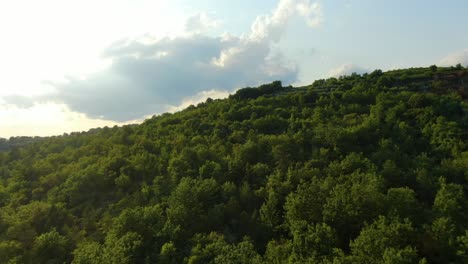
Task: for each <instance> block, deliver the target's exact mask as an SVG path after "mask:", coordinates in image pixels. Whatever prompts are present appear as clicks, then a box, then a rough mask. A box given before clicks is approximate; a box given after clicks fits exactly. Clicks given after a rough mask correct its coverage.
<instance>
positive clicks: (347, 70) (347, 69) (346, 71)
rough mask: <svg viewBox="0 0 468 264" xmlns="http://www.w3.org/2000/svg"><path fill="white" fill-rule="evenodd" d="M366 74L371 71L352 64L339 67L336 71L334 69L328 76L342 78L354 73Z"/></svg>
mask: <svg viewBox="0 0 468 264" xmlns="http://www.w3.org/2000/svg"><path fill="white" fill-rule="evenodd" d="M366 72H369V69H366V68H363V67H361V66H358V65H356V64H352V63H350V64H343V65H340V66H338V67H337V68H335V69H332V70H331V71H330V72H329V73H328V75H329V76H330V77H340V76H344V75H351V74H353V73H357V74H362V73H366Z"/></svg>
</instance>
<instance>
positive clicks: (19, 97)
mask: <svg viewBox="0 0 468 264" xmlns="http://www.w3.org/2000/svg"><path fill="white" fill-rule="evenodd" d="M467 12H468V2H467V1H462V0H452V1H432V0H426V1H422V0H413V1H402V0H398V1H383V0H373V1H371V0H360V1H354V0H328V1H327V0H318V1H313V0H276V1H273V0H262V1H247V0H239V1H226V0H216V1H215V0H197V1H189V0H133V1H129V0H101V1H92V0H82V1H66V0H43V1H27V0H17V1H4V2H1V3H0V32H2V46H0V57H1V58H2V60H1V61H0V71H1V72H2V74H1V75H0V87H1V88H0V137H10V136H15V135H16V136H22V135H28V136H34V135H40V136H45V135H56V134H62V133H64V132H71V131H81V130H87V129H89V128H92V127H97V126H105V125H108V126H112V125H121V124H125V123H135V122H141V120H143V119H144V118H146V117H148V116H151V115H153V114H159V113H162V112H167V111H172V112H173V111H177V110H180V109H183V108H184V107H186V106H188V105H190V104H196V103H197V102H200V101H204V100H205V99H206V98H207V97H212V98H223V97H226V96H227V95H228V94H229V93H232V92H233V91H235V90H236V89H238V88H241V87H245V86H255V85H258V84H261V83H264V82H269V81H272V80H277V79H279V80H282V81H283V82H284V83H286V84H294V85H303V84H309V83H311V82H313V81H314V80H316V79H320V78H327V77H330V76H340V75H343V74H350V73H352V72H359V73H361V72H366V71H372V70H374V69H377V68H379V69H382V70H389V69H395V68H407V67H418V66H428V65H431V64H437V65H454V64H457V63H462V64H463V65H465V66H466V65H467V64H468V34H466V32H467V29H468V26H467V23H466V22H467V21H466V14H467Z"/></svg>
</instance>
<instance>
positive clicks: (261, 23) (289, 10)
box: [250, 0, 323, 42]
mask: <svg viewBox="0 0 468 264" xmlns="http://www.w3.org/2000/svg"><path fill="white" fill-rule="evenodd" d="M295 16H300V17H302V18H304V19H305V21H306V23H307V24H308V25H309V26H310V27H317V26H319V25H320V24H321V23H322V20H323V16H322V10H321V6H320V5H319V4H318V3H317V2H312V3H311V2H310V1H309V0H281V1H280V2H279V3H278V6H277V7H276V9H275V10H274V11H273V12H272V13H271V14H270V15H266V16H259V17H257V19H256V20H255V22H254V23H253V24H252V29H251V34H250V38H251V39H254V40H257V41H259V40H264V39H268V40H270V41H273V42H278V41H279V40H280V39H281V37H282V35H283V34H284V32H285V30H286V28H287V25H288V22H289V20H290V19H291V18H293V17H295Z"/></svg>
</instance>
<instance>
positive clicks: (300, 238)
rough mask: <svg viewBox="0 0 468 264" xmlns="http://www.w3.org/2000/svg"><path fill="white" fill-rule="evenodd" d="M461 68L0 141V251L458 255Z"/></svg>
mask: <svg viewBox="0 0 468 264" xmlns="http://www.w3.org/2000/svg"><path fill="white" fill-rule="evenodd" d="M467 76H468V71H467V70H466V69H464V68H463V67H452V68H443V67H430V68H413V69H406V70H395V71H390V72H382V71H380V70H377V71H374V72H372V73H369V74H363V75H358V74H353V75H351V76H343V77H340V78H330V79H326V80H318V81H315V82H314V83H313V84H311V85H309V86H305V87H297V88H294V87H283V86H282V84H281V82H274V83H272V84H266V85H262V86H260V87H259V88H245V89H241V90H239V91H237V92H236V93H235V94H233V95H231V96H230V98H228V99H222V100H220V99H218V100H212V99H208V100H206V102H204V103H200V104H198V105H197V106H191V107H188V108H187V109H185V110H183V111H180V112H177V113H174V114H169V113H167V114H163V115H160V116H154V117H153V118H150V119H148V120H146V121H145V122H143V123H142V124H140V125H129V126H124V127H113V128H109V127H104V128H99V129H93V130H90V131H88V132H81V133H71V134H69V135H62V136H56V137H50V138H41V139H40V140H32V141H31V142H28V143H25V144H20V145H18V146H12V145H11V144H9V145H8V147H3V150H4V151H3V152H0V208H1V209H0V263H10V264H13V263H49V264H51V263H79V264H91V263H190V264H196V263H256V264H260V263H324V264H325V263H467V262H468V226H467V223H468V199H467V194H468V141H467V139H468V116H467V113H468V104H467V101H466V99H467V97H466V90H467V87H466V85H467V84H468V81H466V78H467ZM13 141H14V140H13ZM7 142H8V140H3V141H0V143H2V144H3V146H6V145H7Z"/></svg>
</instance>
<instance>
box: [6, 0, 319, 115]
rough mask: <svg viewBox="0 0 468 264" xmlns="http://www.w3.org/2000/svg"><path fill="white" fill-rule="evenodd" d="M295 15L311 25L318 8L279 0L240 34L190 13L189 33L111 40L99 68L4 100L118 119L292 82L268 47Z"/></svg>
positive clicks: (283, 61)
mask: <svg viewBox="0 0 468 264" xmlns="http://www.w3.org/2000/svg"><path fill="white" fill-rule="evenodd" d="M296 16H298V17H302V18H304V19H305V21H306V22H307V24H308V25H309V26H317V25H318V24H319V23H320V21H321V13H320V6H319V5H318V4H317V3H311V2H310V1H308V0H281V1H280V2H279V4H278V6H277V7H276V9H275V10H273V11H272V13H271V14H269V15H266V16H261V17H259V18H257V19H256V20H255V22H254V23H253V24H252V28H251V32H249V33H248V34H246V35H241V36H234V35H229V34H224V35H222V36H219V37H213V36H206V35H203V34H201V32H203V31H205V30H207V29H209V28H212V27H214V26H217V24H218V23H219V22H217V21H216V20H213V19H211V18H209V17H208V16H207V15H206V14H204V13H198V14H196V15H195V16H191V17H189V18H188V20H187V23H186V30H188V31H190V32H185V34H181V35H179V36H173V37H163V38H158V37H156V36H153V35H151V34H145V35H144V36H143V37H141V38H130V39H126V40H122V41H119V42H116V43H114V44H113V45H111V46H110V47H108V48H107V49H106V50H105V51H104V53H103V55H102V58H103V59H104V60H106V61H109V65H108V67H107V68H106V69H104V70H101V71H97V72H95V73H93V74H88V75H85V76H82V78H75V77H74V78H71V77H69V78H67V79H66V81H65V82H55V83H54V82H52V84H53V85H54V87H55V90H54V92H53V93H49V94H48V95H47V96H43V97H30V98H18V97H8V98H6V100H8V101H9V103H15V102H16V103H17V104H18V105H28V101H29V105H31V104H33V103H34V100H36V102H37V100H39V101H42V102H55V103H59V104H65V105H67V106H68V107H69V108H70V110H71V111H73V112H79V113H84V114H86V115H87V116H89V117H91V118H99V119H108V120H115V121H119V122H122V121H128V120H135V119H139V118H141V117H143V116H146V115H150V114H154V113H161V112H164V111H168V110H170V109H175V108H177V107H178V106H180V105H184V104H185V103H186V102H187V100H188V99H187V98H192V99H190V100H195V99H193V98H198V99H200V98H201V97H200V96H208V95H209V94H211V93H213V92H214V93H223V94H225V91H233V90H235V89H237V88H241V87H245V86H255V85H259V84H261V83H265V82H270V81H273V80H282V81H283V82H284V83H285V84H289V83H293V82H294V81H296V80H297V75H298V69H297V66H296V65H295V63H294V62H291V61H289V60H288V59H287V58H285V57H284V56H283V54H281V53H280V52H273V51H272V46H273V45H274V43H276V42H278V41H279V40H280V39H281V38H282V37H283V35H284V32H285V30H286V28H287V25H288V21H289V20H290V19H291V18H293V17H296ZM207 91H211V92H207ZM219 91H222V92H219ZM198 99H197V100H198ZM190 100H189V101H190ZM195 101H196V100H195Z"/></svg>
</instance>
